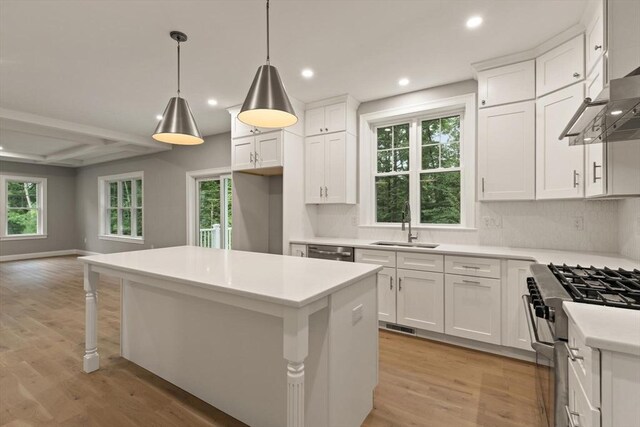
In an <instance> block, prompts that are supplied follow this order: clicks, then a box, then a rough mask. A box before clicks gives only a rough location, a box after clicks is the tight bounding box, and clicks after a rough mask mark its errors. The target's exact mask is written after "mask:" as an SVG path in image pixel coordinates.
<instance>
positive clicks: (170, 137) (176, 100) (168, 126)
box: [153, 96, 204, 145]
mask: <svg viewBox="0 0 640 427" xmlns="http://www.w3.org/2000/svg"><path fill="white" fill-rule="evenodd" d="M153 139H155V140H156V141H160V142H166V143H169V144H177V145H197V144H202V142H203V141H204V140H203V139H202V135H201V134H200V131H199V130H198V126H197V125H196V121H195V120H194V119H193V114H191V110H190V109H189V104H188V103H187V100H186V99H184V98H180V97H178V96H176V97H173V98H171V99H170V100H169V104H168V105H167V108H166V109H165V110H164V114H163V115H162V120H160V123H158V126H157V127H156V131H155V132H154V133H153Z"/></svg>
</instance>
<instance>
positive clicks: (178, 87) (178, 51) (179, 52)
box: [178, 42, 180, 98]
mask: <svg viewBox="0 0 640 427" xmlns="http://www.w3.org/2000/svg"><path fill="white" fill-rule="evenodd" d="M178 98H180V42H178Z"/></svg>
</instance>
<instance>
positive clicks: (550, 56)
mask: <svg viewBox="0 0 640 427" xmlns="http://www.w3.org/2000/svg"><path fill="white" fill-rule="evenodd" d="M582 79H584V36H583V35H582V34H580V35H579V36H578V37H576V38H574V39H571V40H569V41H568V42H566V43H563V44H561V45H560V46H558V47H556V48H555V49H552V50H550V51H549V52H547V53H545V54H544V55H542V56H540V57H538V58H537V59H536V95H537V96H542V95H545V94H547V93H549V92H553V91H554V90H558V89H560V88H563V87H565V86H569V85H571V84H573V83H575V82H577V81H580V80H582Z"/></svg>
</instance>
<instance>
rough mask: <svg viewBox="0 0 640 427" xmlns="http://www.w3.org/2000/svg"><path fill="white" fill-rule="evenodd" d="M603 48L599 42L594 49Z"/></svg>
mask: <svg viewBox="0 0 640 427" xmlns="http://www.w3.org/2000/svg"><path fill="white" fill-rule="evenodd" d="M600 49H602V45H601V44H597V45H595V46H594V47H593V50H600Z"/></svg>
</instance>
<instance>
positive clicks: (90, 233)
mask: <svg viewBox="0 0 640 427" xmlns="http://www.w3.org/2000/svg"><path fill="white" fill-rule="evenodd" d="M230 165H231V135H230V134H229V133H224V134H220V135H213V136H210V137H206V138H205V141H204V144H202V145H199V146H191V147H181V146H174V147H173V150H171V151H164V152H161V153H156V154H150V155H147V156H140V157H134V158H129V159H123V160H117V161H113V162H108V163H100V164H97V165H93V166H87V167H83V168H80V169H79V170H78V174H77V187H76V190H77V193H76V194H77V218H78V226H77V230H78V237H77V240H76V247H77V248H78V249H85V250H88V251H93V252H101V253H110V252H121V251H130V250H138V249H148V248H151V247H156V248H157V247H164V246H176V245H185V244H186V243H187V230H186V228H187V212H186V172H188V171H193V170H199V169H209V168H220V167H229V166H230ZM136 171H143V172H144V232H145V236H144V244H143V245H141V244H136V243H125V242H114V241H109V240H101V239H98V233H99V229H98V206H99V205H98V177H100V176H103V175H113V174H119V173H126V172H136Z"/></svg>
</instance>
